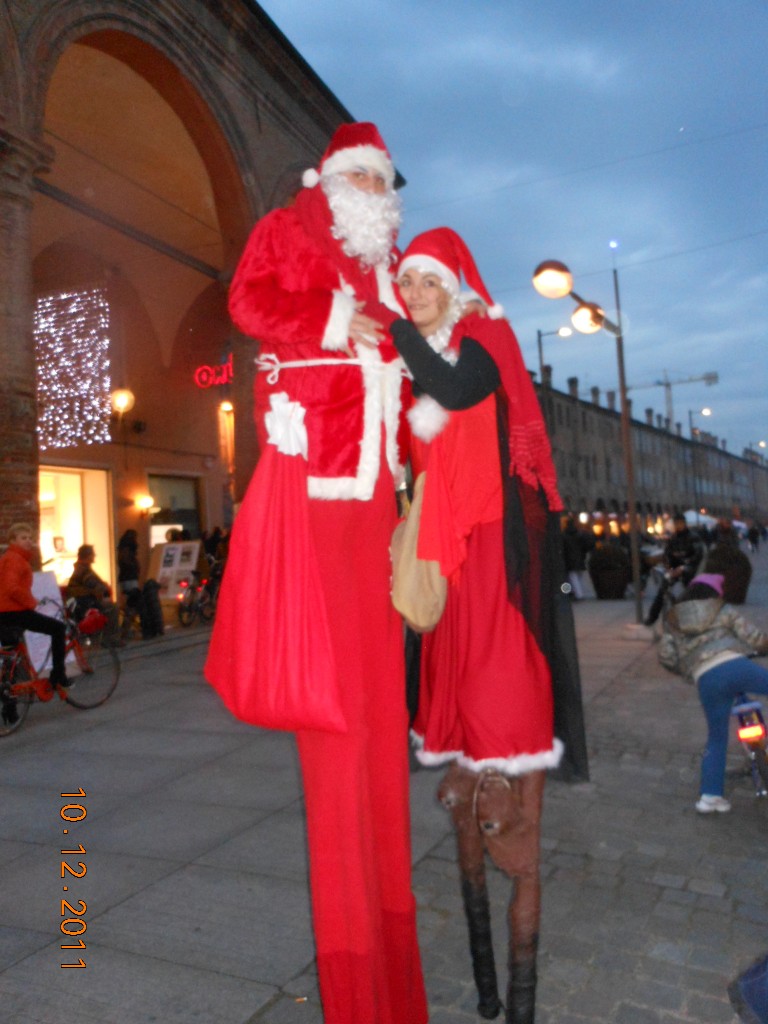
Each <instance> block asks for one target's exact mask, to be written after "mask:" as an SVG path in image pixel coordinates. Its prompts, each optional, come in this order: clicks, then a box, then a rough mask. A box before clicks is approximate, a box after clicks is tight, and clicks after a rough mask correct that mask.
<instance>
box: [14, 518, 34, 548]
mask: <svg viewBox="0 0 768 1024" xmlns="http://www.w3.org/2000/svg"><path fill="white" fill-rule="evenodd" d="M34 532H35V531H34V528H33V527H32V526H30V524H29V523H14V524H13V526H10V527H9V528H8V543H9V544H12V543H13V542H14V540H15V539H16V537H18V535H19V534H20V533H31V534H34Z"/></svg>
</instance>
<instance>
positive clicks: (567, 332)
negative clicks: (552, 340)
mask: <svg viewBox="0 0 768 1024" xmlns="http://www.w3.org/2000/svg"><path fill="white" fill-rule="evenodd" d="M555 334H556V335H557V336H558V338H570V336H571V335H572V334H573V331H572V330H571V328H570V327H558V329H557V330H556V331H536V338H537V340H538V344H539V380H540V381H541V383H542V384H543V383H544V349H543V348H542V344H541V339H542V338H549V337H552V336H553V335H555Z"/></svg>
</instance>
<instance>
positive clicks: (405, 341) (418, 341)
mask: <svg viewBox="0 0 768 1024" xmlns="http://www.w3.org/2000/svg"><path fill="white" fill-rule="evenodd" d="M391 331H392V338H393V340H394V343H395V348H396V349H397V351H398V352H399V353H400V355H401V356H402V357H403V359H404V360H405V362H406V365H407V367H408V369H409V370H410V371H411V373H412V374H413V379H414V381H415V382H416V384H417V385H418V387H419V389H420V390H421V391H425V392H426V393H427V394H428V395H431V397H432V398H434V399H435V401H436V402H439V403H440V405H442V406H443V408H444V409H469V407H470V406H472V405H477V404H478V403H479V402H482V400H483V399H484V398H487V397H488V395H492V394H493V392H494V391H495V390H496V389H497V388H498V387H499V386H500V385H501V377H500V376H499V371H498V368H497V366H496V363H495V362H494V361H493V359H492V358H491V357H490V355H488V353H487V352H486V350H485V349H484V348H483V346H482V345H481V344H480V343H479V342H478V341H475V340H474V339H473V338H462V339H461V347H460V349H459V358H458V361H457V362H456V363H455V364H451V363H448V362H446V360H445V359H443V357H442V356H441V355H439V354H438V353H437V352H433V350H432V349H431V348H430V347H429V345H428V344H427V342H426V340H425V339H424V338H422V336H421V335H420V334H419V332H418V330H417V329H416V328H415V327H414V325H413V324H412V323H410V321H408V320H396V321H395V322H394V324H393V325H392V328H391Z"/></svg>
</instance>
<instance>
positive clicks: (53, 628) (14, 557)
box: [0, 523, 70, 722]
mask: <svg viewBox="0 0 768 1024" xmlns="http://www.w3.org/2000/svg"><path fill="white" fill-rule="evenodd" d="M34 550H35V533H34V530H33V529H32V527H31V526H30V525H29V524H28V523H14V524H13V526H12V527H11V528H10V530H9V531H8V547H7V548H6V551H5V553H4V554H3V555H2V557H0V629H3V628H7V627H11V628H12V629H27V630H29V631H30V632H31V633H43V634H44V635H45V636H49V637H50V638H51V657H52V667H51V674H50V681H51V684H52V685H53V686H62V687H65V688H66V687H68V686H69V685H70V683H69V680H68V679H67V673H66V669H65V667H64V658H65V652H64V647H65V644H66V634H67V629H66V626H65V625H64V623H63V622H62V621H61V620H60V619H57V618H54V617H53V616H52V615H43V614H42V613H41V612H38V611H37V610H36V609H37V598H36V597H35V596H34V594H33V593H32V565H31V562H32V556H33V553H34ZM1 713H2V716H3V719H4V720H5V721H6V722H8V721H12V720H13V715H14V714H16V713H17V712H16V708H15V704H14V703H13V702H11V701H6V702H4V704H3V708H2V712H1Z"/></svg>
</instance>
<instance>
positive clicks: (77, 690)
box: [0, 598, 120, 737]
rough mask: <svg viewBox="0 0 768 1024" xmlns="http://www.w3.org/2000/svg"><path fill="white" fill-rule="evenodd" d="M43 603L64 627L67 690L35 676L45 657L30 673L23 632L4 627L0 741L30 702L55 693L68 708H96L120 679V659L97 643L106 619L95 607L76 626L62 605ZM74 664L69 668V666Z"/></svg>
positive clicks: (0, 660) (17, 723) (0, 642)
mask: <svg viewBox="0 0 768 1024" xmlns="http://www.w3.org/2000/svg"><path fill="white" fill-rule="evenodd" d="M42 603H43V604H46V603H50V604H54V605H56V607H57V608H58V609H59V611H60V612H61V613H62V615H63V621H64V624H65V626H66V629H67V635H66V643H65V656H66V662H67V666H68V669H69V668H70V667H74V668H75V669H76V671H77V674H76V675H74V676H72V684H71V686H69V687H68V688H66V689H65V688H64V687H61V686H55V687H54V686H53V685H52V684H51V683H50V681H49V680H48V678H47V677H46V676H43V675H41V674H40V672H41V671H43V670H45V669H46V668H47V667H48V663H49V660H50V649H49V652H48V656H47V657H46V660H45V662H44V664H43V666H42V667H41V669H40V670H35V667H34V665H33V663H32V659H31V657H30V654H29V651H28V649H27V644H26V641H25V639H24V631H23V630H21V629H15V628H7V629H4V630H2V632H1V633H0V737H2V736H9V735H10V734H11V733H12V732H15V731H16V730H17V729H18V728H19V727H20V726H21V725H22V723H23V722H24V719H25V718H26V717H27V713H28V712H29V708H30V706H31V705H32V704H33V703H34V702H35V701H40V702H41V703H47V702H48V701H50V700H53V698H54V697H55V696H57V695H58V697H59V699H60V700H64V701H66V702H67V703H68V704H71V705H72V707H74V708H78V709H79V710H82V711H87V710H90V709H91V708H96V707H99V705H100V704H103V703H104V702H105V701H106V700H108V699H109V697H111V696H112V694H113V693H114V690H115V687H116V686H117V683H118V680H119V679H120V659H119V658H118V655H117V651H116V650H115V649H114V648H113V647H110V646H107V645H105V644H104V643H103V640H102V632H103V629H104V626H105V625H106V622H107V620H106V616H104V615H102V614H101V613H100V612H99V611H98V610H97V609H91V610H90V611H89V612H87V613H86V615H85V616H84V618H83V619H82V620H81V622H80V623H77V622H75V620H74V619H73V618H72V617H71V615H70V614H69V609H68V608H67V607H66V606H63V605H61V604H59V603H58V602H57V601H52V600H51V599H50V598H45V599H44V600H43V602H42ZM73 662H74V665H73V664H72V663H73Z"/></svg>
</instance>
